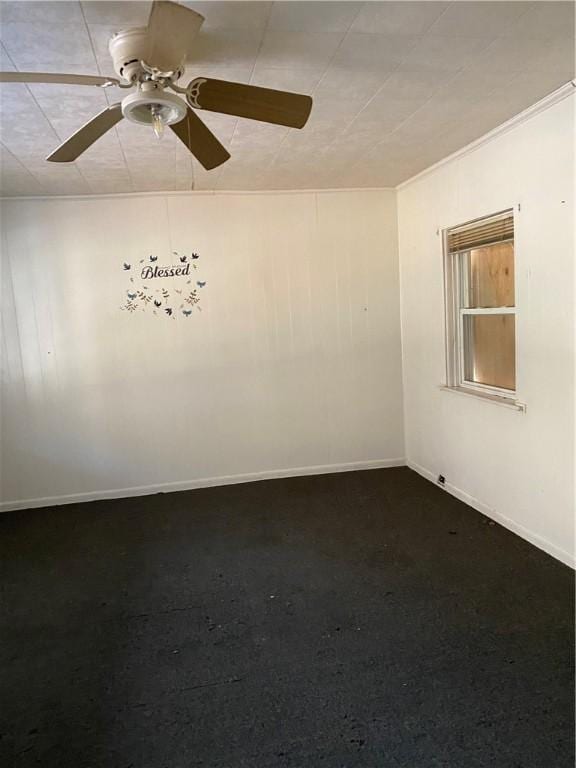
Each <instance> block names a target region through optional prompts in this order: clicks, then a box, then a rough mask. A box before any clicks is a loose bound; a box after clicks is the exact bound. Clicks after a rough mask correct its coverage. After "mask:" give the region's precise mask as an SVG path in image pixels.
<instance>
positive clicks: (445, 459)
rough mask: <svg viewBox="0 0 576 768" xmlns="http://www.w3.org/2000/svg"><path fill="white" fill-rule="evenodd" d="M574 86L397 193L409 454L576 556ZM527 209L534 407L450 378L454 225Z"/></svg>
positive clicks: (522, 316)
mask: <svg viewBox="0 0 576 768" xmlns="http://www.w3.org/2000/svg"><path fill="white" fill-rule="evenodd" d="M574 103H575V99H574V96H569V97H567V98H565V99H564V100H563V101H561V102H560V103H557V104H555V105H554V106H552V107H550V108H548V109H546V110H545V111H543V112H541V113H540V114H537V115H535V116H533V117H531V118H530V119H529V120H527V121H526V122H523V123H522V124H519V125H517V126H516V127H514V128H513V129H512V130H510V131H508V132H507V133H504V134H501V135H500V136H498V137H497V138H494V139H493V140H491V141H489V142H488V143H485V144H483V145H482V146H480V147H478V148H477V149H475V150H474V151H472V152H469V153H468V154H465V155H463V156H460V157H457V158H455V159H454V160H452V161H449V162H447V163H446V164H444V165H442V166H440V167H438V168H437V169H435V170H432V171H431V172H430V173H428V174H426V175H424V176H422V177H421V178H419V179H416V180H414V181H413V182H412V183H409V184H408V185H406V186H404V187H403V188H402V189H400V190H399V193H398V211H399V241H400V265H401V294H402V302H401V303H402V346H403V361H404V402H405V420H406V454H407V458H408V461H409V464H410V465H411V466H413V467H414V468H416V469H418V471H420V472H421V473H422V474H424V475H426V476H427V477H430V478H431V479H435V478H436V477H437V475H438V474H442V475H444V476H445V478H446V482H447V485H448V487H449V488H450V489H451V490H452V491H453V492H454V493H456V495H458V496H460V498H463V499H464V500H466V501H468V502H470V503H472V504H473V505H474V506H476V507H477V508H478V509H481V510H482V511H484V512H486V513H487V514H488V515H490V516H491V517H494V518H495V519H498V520H500V521H501V522H503V523H504V524H505V525H507V526H508V527H509V528H511V529H512V530H514V531H516V532H517V533H519V534H520V535H522V536H524V537H525V538H527V539H529V540H530V541H532V542H533V543H535V544H537V545H538V546H540V547H542V548H544V549H546V550H547V551H548V552H550V553H552V554H554V555H555V556H556V557H559V558H560V559H562V560H564V561H565V562H567V563H572V562H573V557H574V515H575V496H574V399H575V388H574V320H575V316H574V143H573V142H574ZM508 208H513V209H514V211H515V260H516V269H515V281H516V306H517V321H516V322H517V326H516V327H517V346H516V383H517V391H518V399H519V400H521V401H523V402H524V403H525V404H526V412H525V413H521V412H518V411H514V410H510V409H508V408H503V407H501V406H498V405H495V404H494V403H492V402H487V401H482V400H478V399H474V398H472V397H470V396H469V395H458V394H454V393H453V392H447V391H443V390H441V389H440V385H441V384H443V383H444V382H445V380H446V379H445V377H446V373H445V349H444V295H443V267H442V238H441V236H440V233H441V230H442V229H444V228H447V227H452V226H455V225H458V224H461V223H464V222H466V221H470V220H472V219H476V218H479V217H481V216H484V215H489V214H492V213H497V212H499V211H502V210H506V209H508Z"/></svg>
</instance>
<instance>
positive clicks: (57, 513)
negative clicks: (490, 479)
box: [0, 468, 574, 768]
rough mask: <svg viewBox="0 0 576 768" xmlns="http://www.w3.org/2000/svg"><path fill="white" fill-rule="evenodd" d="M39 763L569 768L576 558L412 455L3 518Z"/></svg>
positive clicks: (12, 684)
mask: <svg viewBox="0 0 576 768" xmlns="http://www.w3.org/2000/svg"><path fill="white" fill-rule="evenodd" d="M0 541H1V553H0V555H1V561H2V566H3V576H2V582H3V587H4V598H3V608H2V630H1V631H2V635H1V645H2V649H1V650H2V657H1V669H0V674H1V683H0V686H1V691H2V692H1V694H0V695H1V697H2V714H1V718H2V726H1V727H0V731H1V740H0V749H1V750H2V753H3V754H4V756H5V757H4V760H3V762H2V765H3V766H12V765H13V766H17V768H27V767H28V766H42V768H192V766H203V768H272V767H275V766H278V767H279V768H282V767H283V766H286V767H288V766H290V767H291V768H324V767H326V768H360V767H361V768H434V767H435V766H439V767H440V766H441V767H442V768H448V767H449V768H573V766H574V740H573V714H574V709H573V706H574V701H573V684H574V677H573V664H572V651H573V642H574V632H573V621H574V612H573V584H574V581H573V573H572V571H571V570H570V569H569V568H567V567H565V566H563V565H562V564H560V563H559V562H557V561H555V560H554V559H552V558H551V557H548V556H547V555H545V554H544V553H543V552H541V551H539V550H538V549H536V548H534V547H532V546H531V545H530V544H527V543H526V542H524V541H523V540H522V539H520V538H518V537H516V536H514V535H513V534H512V533H509V532H508V531H506V530H505V529H503V528H501V527H500V526H498V525H494V524H492V523H490V522H489V521H488V520H487V519H486V518H484V517H483V516H482V515H480V514H478V513H477V512H475V511H474V510H472V509H470V508H469V507H467V506H466V505H465V504H462V503H460V502H458V501H457V500H455V499H454V498H452V497H451V496H449V495H448V494H446V493H445V492H444V491H442V490H441V489H439V488H436V487H435V486H434V485H432V484H431V483H428V482H427V481H425V480H423V479H422V478H420V477H419V476H418V475H416V474H415V473H413V472H411V471H410V470H408V469H405V468H399V469H386V470H375V471H370V472H355V473H346V474H341V475H325V476H321V477H303V478H292V479H286V480H274V481H267V482H259V483H251V484H249V485H236V486H228V487H222V488H210V489H205V490H197V491H189V492H184V493H173V494H167V495H155V496H147V497H140V498H134V499H122V500H116V501H103V502H95V503H90V504H78V505H71V506H64V507H54V508H51V509H40V510H30V511H24V512H12V513H7V514H5V515H3V516H2V517H1V518H0Z"/></svg>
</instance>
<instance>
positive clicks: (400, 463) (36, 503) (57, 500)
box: [0, 458, 406, 512]
mask: <svg viewBox="0 0 576 768" xmlns="http://www.w3.org/2000/svg"><path fill="white" fill-rule="evenodd" d="M404 466H406V459H404V458H401V459H373V460H371V461H351V462H347V463H345V464H320V465H317V466H312V467H292V468H290V469H271V470H266V471H265V472H248V473H246V474H241V475H222V476H219V477H203V478H199V479H198V480H179V481H176V482H173V483H157V484H156V485H138V486H134V487H132V488H116V489H114V490H105V491H89V492H87V493H71V494H68V495H65V496H44V497H43V498H36V499H23V500H21V501H20V500H19V501H3V502H0V512H11V511H13V510H17V509H33V508H36V507H52V506H57V505H59V504H78V503H79V502H83V501H100V500H102V499H122V498H126V497H127V496H148V495H150V494H153V493H172V492H174V491H190V490H193V489H194V488H211V487H213V486H216V485H234V484H236V483H253V482H255V481H257V480H276V479H278V478H281V477H302V476H304V475H328V474H333V473H335V472H356V471H359V470H363V469H384V468H386V467H404Z"/></svg>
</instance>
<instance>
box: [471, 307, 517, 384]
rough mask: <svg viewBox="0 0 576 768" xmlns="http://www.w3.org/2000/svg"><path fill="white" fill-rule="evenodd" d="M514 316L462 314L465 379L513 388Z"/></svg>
mask: <svg viewBox="0 0 576 768" xmlns="http://www.w3.org/2000/svg"><path fill="white" fill-rule="evenodd" d="M515 320H516V318H515V316H514V315H464V328H463V331H464V350H465V355H464V378H465V379H466V381H472V382H475V383H477V384H487V385H489V386H492V387H500V388H501V389H511V390H514V389H515V388H516V364H515V326H516V323H515Z"/></svg>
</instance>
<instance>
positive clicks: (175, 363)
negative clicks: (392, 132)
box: [1, 191, 404, 508]
mask: <svg viewBox="0 0 576 768" xmlns="http://www.w3.org/2000/svg"><path fill="white" fill-rule="evenodd" d="M2 219H3V220H2V227H3V233H4V241H3V248H2V251H3V274H2V277H3V280H2V283H3V299H2V308H3V331H4V332H3V354H2V359H3V383H2V384H3V385H2V403H1V405H2V411H1V414H2V419H3V424H2V448H3V450H2V460H1V466H2V496H1V498H2V500H3V501H4V502H5V503H4V508H10V507H13V506H18V505H20V506H30V505H31V504H45V503H50V502H51V501H52V500H71V499H73V498H76V497H79V498H84V497H83V496H82V494H87V496H86V498H93V497H97V496H102V495H106V493H108V492H111V494H110V495H113V496H116V495H122V493H127V494H131V493H138V492H143V491H145V490H146V489H148V490H151V488H150V487H158V486H164V485H165V484H171V483H173V484H175V485H174V486H170V485H168V486H166V490H170V489H172V488H177V487H193V486H194V485H202V484H205V483H210V482H227V481H230V480H233V479H235V478H237V476H240V477H241V478H243V477H245V476H246V475H251V474H253V473H255V474H256V475H257V476H261V475H264V476H266V474H267V473H269V474H271V475H276V474H281V473H282V472H283V471H286V472H288V473H290V472H292V471H294V472H295V473H296V474H299V473H301V472H303V471H320V470H321V469H330V468H331V469H339V468H346V467H347V466H349V465H354V466H356V465H357V466H359V467H362V466H371V465H374V466H381V465H386V464H387V463H391V464H394V463H402V460H403V456H404V446H403V424H402V382H401V352H400V317H399V287H398V265H397V235H396V207H395V193H394V192H390V191H378V192H374V191H363V192H353V193H347V192H339V193H319V194H314V193H294V194H252V195H242V194H233V195H232V194H231V195H210V194H205V195H203V194H191V195H183V196H181V195H175V196H162V195H158V196H151V197H147V196H144V197H123V198H98V199H95V198H92V199H76V200H73V199H68V200H63V199H61V200H28V201H26V200H20V201H5V202H4V203H3V205H2ZM173 250H175V251H184V252H190V251H192V250H194V251H198V252H199V253H200V259H199V260H198V264H199V266H200V268H199V270H198V273H197V274H198V276H199V277H201V278H202V279H203V280H206V282H207V285H206V287H205V288H204V289H203V292H202V297H203V299H202V308H203V311H202V312H201V313H200V312H196V313H195V314H194V315H193V316H192V317H190V318H189V319H184V318H182V317H179V319H178V320H172V319H171V318H168V317H158V316H153V315H150V314H143V313H139V312H137V313H135V314H134V315H129V314H128V313H127V312H126V311H120V309H119V307H120V304H121V303H122V302H123V300H124V299H125V293H126V285H127V283H126V274H125V273H124V272H123V271H122V262H123V261H124V260H125V261H127V262H129V263H134V264H138V263H139V260H140V259H141V258H148V255H149V254H156V255H157V256H158V257H159V260H158V261H159V263H162V262H164V263H166V261H169V260H170V254H171V252H172V251H173ZM231 476H232V477H231Z"/></svg>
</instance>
